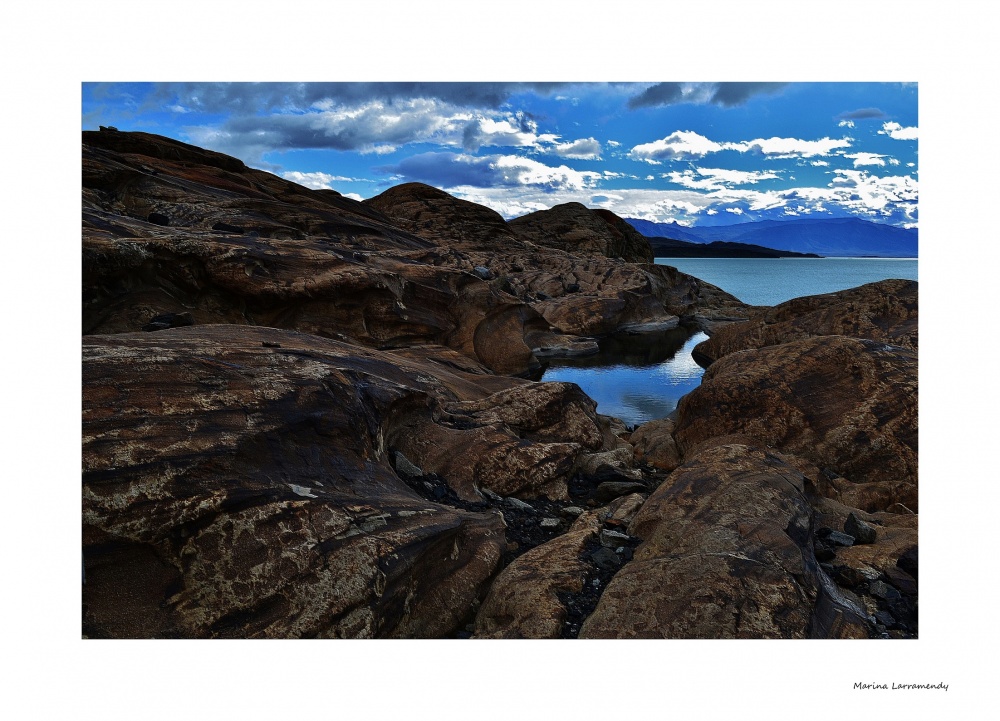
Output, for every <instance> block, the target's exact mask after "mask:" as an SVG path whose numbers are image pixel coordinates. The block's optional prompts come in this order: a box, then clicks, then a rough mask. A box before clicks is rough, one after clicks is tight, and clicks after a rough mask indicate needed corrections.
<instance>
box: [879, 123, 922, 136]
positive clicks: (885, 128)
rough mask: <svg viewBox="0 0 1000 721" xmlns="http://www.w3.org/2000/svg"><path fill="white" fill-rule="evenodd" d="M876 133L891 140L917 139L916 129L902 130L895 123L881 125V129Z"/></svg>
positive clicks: (902, 128) (901, 127) (900, 126)
mask: <svg viewBox="0 0 1000 721" xmlns="http://www.w3.org/2000/svg"><path fill="white" fill-rule="evenodd" d="M878 132H879V135H888V136H889V137H890V138H892V139H893V140H916V139H917V128H916V127H909V128H904V127H903V126H902V125H900V124H899V123H895V122H888V123H882V129H881V130H880V131H878Z"/></svg>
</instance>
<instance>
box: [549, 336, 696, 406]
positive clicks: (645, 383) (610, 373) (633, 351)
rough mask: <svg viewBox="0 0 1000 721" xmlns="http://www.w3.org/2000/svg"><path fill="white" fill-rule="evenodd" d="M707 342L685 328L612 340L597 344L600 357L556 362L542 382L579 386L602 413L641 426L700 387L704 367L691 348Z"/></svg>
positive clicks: (606, 339) (615, 337)
mask: <svg viewBox="0 0 1000 721" xmlns="http://www.w3.org/2000/svg"><path fill="white" fill-rule="evenodd" d="M707 338H708V336H707V335H705V334H704V333H695V334H694V335H691V334H690V333H689V331H687V330H685V329H683V328H677V329H675V330H671V331H667V332H665V333H653V334H648V335H637V336H633V335H617V336H610V337H608V338H604V339H602V340H601V341H599V346H600V348H601V352H600V353H598V354H597V355H592V356H588V357H586V358H567V359H554V360H553V361H552V363H551V364H550V366H549V368H548V369H547V370H546V371H545V374H544V375H543V376H542V380H546V381H568V382H570V383H576V384H577V385H579V386H580V387H581V388H582V389H583V391H584V393H586V394H587V395H588V396H590V397H591V398H593V399H594V400H595V401H597V412H598V413H603V414H605V415H609V416H617V417H618V418H621V419H622V420H623V421H625V422H626V423H628V424H629V425H638V424H640V423H645V422H646V421H649V420H652V419H654V418H663V417H664V416H666V415H669V414H670V412H671V411H673V410H674V409H675V408H676V407H677V401H678V400H680V397H681V396H683V395H684V394H686V393H688V392H690V391H692V390H694V388H696V387H697V386H698V384H699V383H700V382H701V376H702V373H704V369H703V368H701V367H700V366H699V365H698V364H697V363H695V362H694V360H693V359H692V358H691V349H692V348H694V347H695V346H696V345H698V344H699V343H701V342H702V341H703V340H705V339H707Z"/></svg>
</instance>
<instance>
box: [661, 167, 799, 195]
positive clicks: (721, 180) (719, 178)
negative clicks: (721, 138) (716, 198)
mask: <svg viewBox="0 0 1000 721" xmlns="http://www.w3.org/2000/svg"><path fill="white" fill-rule="evenodd" d="M662 177H663V178H665V179H667V180H669V181H670V182H671V183H677V184H678V185H682V186H684V187H685V188H695V189H700V190H722V189H723V188H728V187H731V186H734V185H753V184H756V183H759V182H760V181H762V180H774V179H777V178H779V177H780V176H779V175H778V174H777V173H773V172H771V171H769V170H760V171H756V170H729V169H726V168H697V169H694V170H684V171H680V172H676V171H675V172H672V173H664V174H663V175H662Z"/></svg>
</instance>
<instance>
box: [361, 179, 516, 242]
mask: <svg viewBox="0 0 1000 721" xmlns="http://www.w3.org/2000/svg"><path fill="white" fill-rule="evenodd" d="M362 202H363V203H364V205H366V206H368V207H370V208H374V209H375V210H377V211H379V213H381V214H383V215H385V216H386V217H387V218H389V219H390V220H391V221H392V222H393V224H395V225H396V226H398V227H400V228H403V229H405V230H406V231H408V232H410V233H413V234H414V235H418V236H420V237H421V238H424V239H426V240H429V241H431V242H433V243H434V244H435V245H446V246H448V247H452V248H462V249H463V250H480V251H486V252H497V251H504V252H509V251H513V250H523V249H524V244H523V243H522V242H521V241H520V239H519V238H518V237H517V235H515V233H514V231H513V230H512V229H511V228H510V227H509V226H508V225H507V221H505V220H504V219H503V216H501V215H500V214H499V213H497V212H496V211H495V210H490V209H489V208H487V207H485V206H482V205H477V204H476V203H470V202H469V201H467V200H460V199H459V198H456V197H455V196H453V195H449V194H448V193H446V192H444V191H443V190H438V189H437V188H434V187H432V186H430V185H424V184H423V183H403V184H402V185H396V186H393V187H392V188H389V189H388V190H386V191H385V192H384V193H382V194H380V195H377V196H375V197H374V198H369V199H368V200H365V201H362Z"/></svg>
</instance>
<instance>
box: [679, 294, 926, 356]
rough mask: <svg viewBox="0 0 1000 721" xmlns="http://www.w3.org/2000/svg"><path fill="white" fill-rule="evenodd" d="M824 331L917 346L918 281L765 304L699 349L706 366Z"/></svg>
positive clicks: (911, 348)
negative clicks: (732, 356) (767, 306)
mask: <svg viewBox="0 0 1000 721" xmlns="http://www.w3.org/2000/svg"><path fill="white" fill-rule="evenodd" d="M824 335H843V336H849V337H851V338H868V339H870V340H876V341H879V342H880V343H887V344H890V345H897V346H900V347H902V348H907V349H909V350H912V351H914V352H915V351H916V350H917V282H916V281H912V280H883V281H879V282H878V283H869V284H867V285H862V286H859V287H857V288H851V289H850V290H844V291H840V292H838V293H827V294H825V295H810V296H806V297H804V298H794V299H792V300H789V301H787V302H785V303H781V304H780V305H776V306H774V307H773V308H762V309H759V310H757V311H756V312H755V313H754V314H753V315H751V317H750V319H749V320H747V321H746V322H745V323H734V324H732V325H728V326H726V327H724V328H720V329H719V330H718V332H716V333H713V334H712V337H711V338H709V339H708V340H707V341H704V342H703V343H699V344H698V346H697V347H696V348H695V351H694V355H695V360H697V361H698V362H699V363H701V364H702V365H703V366H706V367H707V366H708V364H709V363H712V362H714V361H716V360H718V359H719V358H722V357H723V356H725V355H728V354H730V353H735V352H736V351H741V350H747V349H750V348H761V347H764V346H769V345H777V344H779V343H788V342H789V341H793V340H800V339H802V338H812V337H815V336H824Z"/></svg>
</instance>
